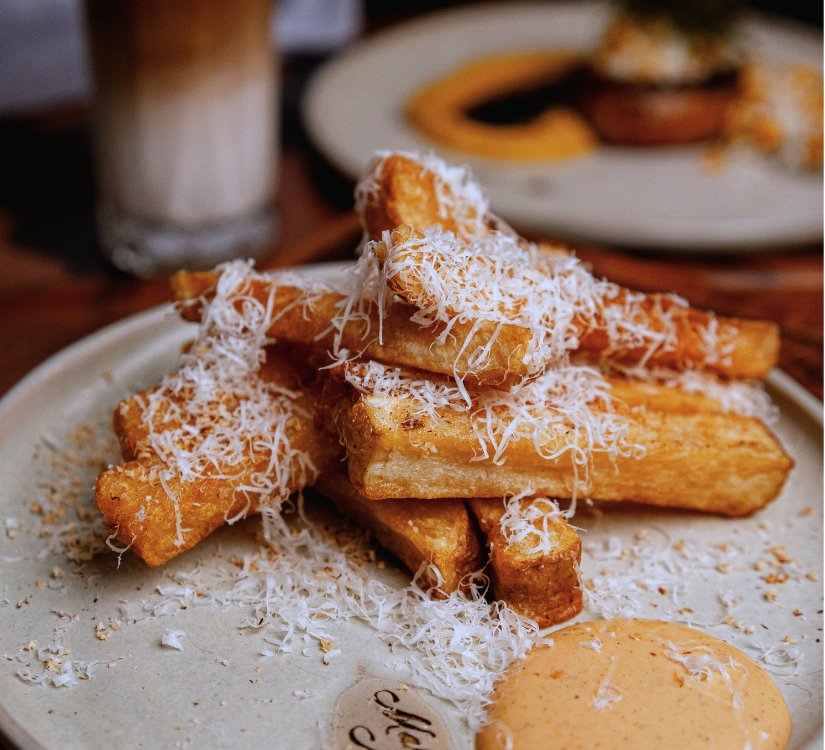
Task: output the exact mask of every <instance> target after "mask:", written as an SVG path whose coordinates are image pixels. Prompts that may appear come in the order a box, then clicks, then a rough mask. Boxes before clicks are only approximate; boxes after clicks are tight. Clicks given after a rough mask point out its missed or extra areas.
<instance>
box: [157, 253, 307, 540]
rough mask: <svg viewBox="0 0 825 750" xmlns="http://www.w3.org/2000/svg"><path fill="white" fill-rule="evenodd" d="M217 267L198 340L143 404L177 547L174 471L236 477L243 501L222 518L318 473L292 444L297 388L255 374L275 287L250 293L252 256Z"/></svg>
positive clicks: (275, 497) (179, 475)
mask: <svg viewBox="0 0 825 750" xmlns="http://www.w3.org/2000/svg"><path fill="white" fill-rule="evenodd" d="M220 270H221V276H220V279H219V281H218V286H217V292H216V295H215V298H214V300H213V301H212V302H211V303H210V304H209V305H208V306H205V307H204V313H203V320H202V322H201V324H200V326H199V328H198V333H197V336H196V338H195V342H194V344H193V345H192V347H191V349H190V350H189V352H187V353H185V354H183V355H182V356H181V361H180V367H179V368H178V369H177V370H176V371H175V372H174V373H172V374H171V375H168V376H167V377H166V378H164V380H163V382H162V383H161V385H160V386H159V387H158V388H157V389H154V390H153V391H151V392H149V394H148V395H147V396H146V399H145V403H144V407H143V414H142V421H143V423H144V424H145V425H146V426H147V427H148V429H149V434H148V437H147V440H146V443H147V446H148V448H149V450H150V451H151V452H152V453H154V454H155V455H157V456H158V457H159V458H160V459H161V460H162V461H163V463H164V464H165V467H164V468H162V469H161V470H160V471H159V472H158V475H159V479H160V482H161V484H162V485H163V487H164V489H165V491H166V493H167V495H168V496H169V498H170V499H171V500H172V502H173V503H174V506H175V515H176V524H177V540H176V544H177V545H178V546H180V545H182V544H183V531H184V529H183V528H182V526H181V523H182V520H181V516H180V511H179V508H178V498H177V496H176V495H175V493H174V492H173V491H172V490H171V488H170V482H171V481H172V480H173V479H179V480H180V481H182V482H193V481H196V480H197V479H200V478H204V477H207V476H209V477H213V478H223V479H228V480H230V481H233V482H234V484H235V489H236V491H237V492H240V493H243V495H244V496H245V497H246V499H247V505H246V508H245V509H244V510H242V511H241V512H240V513H239V514H238V515H237V516H236V517H235V518H234V519H227V521H228V522H229V523H231V522H232V521H234V520H237V519H238V518H241V517H243V516H245V515H246V512H247V511H248V510H249V509H250V508H251V507H252V506H253V505H257V504H259V503H262V502H276V503H279V502H280V501H282V500H283V499H285V498H286V497H288V496H289V494H290V492H291V490H290V483H291V480H292V478H293V477H295V476H300V477H302V478H306V477H312V478H314V476H315V467H314V466H313V465H312V462H311V460H310V459H309V456H308V455H307V454H306V453H303V452H300V451H296V450H294V449H293V448H292V447H291V446H290V442H289V437H288V435H287V424H288V422H289V420H290V419H291V418H292V417H293V415H294V414H295V413H296V409H297V408H298V407H297V406H296V404H295V399H296V398H297V396H298V393H297V392H295V391H291V390H288V389H286V388H282V387H279V386H278V385H275V384H273V383H267V382H265V381H264V380H263V379H261V378H260V377H258V371H259V370H260V367H261V365H262V364H263V362H264V360H265V357H266V354H265V351H264V347H265V345H266V344H268V343H271V340H270V339H269V338H268V337H267V333H266V331H267V328H268V327H269V324H270V321H271V319H272V316H273V309H272V306H273V297H274V287H273V288H272V289H271V290H270V296H269V299H268V301H267V303H266V304H265V305H264V304H261V303H260V302H259V301H258V300H256V299H255V297H254V296H253V295H252V294H251V293H250V282H251V281H253V280H262V279H263V278H264V277H262V276H261V275H259V274H256V273H255V272H254V271H253V270H252V266H251V264H247V263H244V262H241V261H235V262H233V263H227V264H224V265H223V266H221V267H220ZM306 416H310V415H309V414H307V415H306ZM260 463H263V466H264V468H263V469H262V470H257V471H252V472H251V473H249V471H248V469H249V466H250V465H255V464H260Z"/></svg>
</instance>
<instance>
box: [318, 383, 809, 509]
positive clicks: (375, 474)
mask: <svg viewBox="0 0 825 750" xmlns="http://www.w3.org/2000/svg"><path fill="white" fill-rule="evenodd" d="M660 388H661V386H660ZM343 403H344V408H341V409H339V410H338V411H337V412H336V411H332V412H330V413H331V414H332V415H333V417H334V418H335V420H336V424H337V427H338V429H339V431H340V433H341V436H342V439H343V441H344V444H345V446H346V449H347V455H348V457H349V472H350V478H351V479H352V482H353V484H354V485H355V486H356V488H358V490H359V491H361V492H362V493H363V494H364V495H365V496H366V497H368V498H373V499H381V498H393V497H421V498H433V497H502V496H504V495H506V494H507V493H513V492H516V493H518V492H522V491H526V490H528V489H531V490H532V491H533V492H535V493H539V494H545V495H547V496H549V497H562V498H570V497H572V495H573V491H572V490H573V487H574V484H575V482H576V480H577V479H578V480H583V479H587V480H588V481H587V485H586V488H582V487H580V488H579V492H578V497H580V498H583V497H586V498H592V499H594V500H626V501H635V502H640V503H648V504H651V505H659V506H664V507H672V508H683V509H690V510H699V511H704V512H708V513H719V514H721V515H727V516H746V515H749V514H750V513H753V512H754V511H756V510H758V509H759V508H761V507H763V506H764V505H765V504H767V503H768V502H770V501H771V500H773V499H774V498H775V497H776V496H777V495H778V494H779V492H780V490H781V489H782V486H783V484H784V482H785V479H786V477H787V475H788V472H789V471H790V469H791V468H792V466H793V462H792V460H791V459H790V458H789V457H788V456H787V455H786V454H785V452H784V451H783V450H782V447H781V446H780V445H779V444H778V442H777V441H776V439H775V438H774V436H773V435H772V434H771V433H770V431H769V430H768V429H767V428H766V427H765V426H764V425H763V424H762V423H761V422H760V421H759V420H758V419H756V418H752V417H742V416H736V415H733V414H721V413H718V412H714V411H696V412H695V413H678V411H677V412H668V411H665V410H662V409H661V400H660V405H659V410H656V409H653V408H650V409H645V410H639V409H635V410H633V409H627V413H625V414H623V418H624V419H626V421H627V425H628V431H627V443H628V444H631V445H640V446H644V455H643V456H641V457H635V456H634V455H624V456H623V455H616V456H613V455H611V454H610V453H606V452H599V451H593V453H592V455H591V459H590V462H589V465H588V466H587V467H584V466H575V465H574V463H573V461H572V459H571V455H570V453H569V452H567V453H564V454H562V455H561V456H560V457H558V458H555V459H548V458H543V457H541V456H540V455H539V454H538V453H537V451H536V447H535V445H534V443H533V441H532V440H527V439H523V438H522V439H517V440H513V441H511V442H510V443H509V445H508V446H507V448H506V449H505V451H504V454H503V457H504V462H503V464H502V465H496V464H495V463H493V461H492V459H491V458H486V459H483V458H482V459H480V458H479V457H478V444H479V443H478V438H477V434H476V432H475V431H474V429H473V421H472V417H471V415H470V414H468V413H467V412H464V413H458V412H455V411H452V410H449V409H441V410H439V411H438V412H437V417H438V418H437V419H433V418H431V417H429V416H427V415H426V414H421V413H416V412H415V411H414V410H413V407H412V406H411V404H410V402H409V400H407V399H402V398H391V397H382V398H376V397H372V396H359V397H358V398H357V399H356V400H355V401H354V402H353V401H352V400H350V401H349V402H347V401H344V402H343ZM350 404H351V405H350ZM575 439H576V437H575V434H574V433H573V431H572V430H570V429H569V428H568V427H566V426H565V425H564V424H559V423H557V424H556V425H550V426H548V427H547V428H545V430H544V435H543V440H544V447H545V449H548V448H550V447H552V448H553V449H554V450H558V449H560V448H563V447H564V446H566V445H571V446H572V445H573V444H574V443H573V441H574V440H575ZM584 440H585V438H584V436H581V437H580V438H579V440H578V445H579V447H580V448H582V450H586V444H585V442H584Z"/></svg>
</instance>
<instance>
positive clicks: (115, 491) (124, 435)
mask: <svg viewBox="0 0 825 750" xmlns="http://www.w3.org/2000/svg"><path fill="white" fill-rule="evenodd" d="M295 353H296V352H294V351H293V354H295ZM294 361H295V364H294V365H293V366H290V365H288V364H286V363H285V362H284V361H280V362H279V361H278V360H276V359H274V358H270V359H269V360H268V361H267V363H266V364H265V365H264V367H263V368H262V370H261V372H260V373H259V375H260V377H262V378H264V379H266V380H268V381H269V382H273V383H276V384H278V385H281V386H282V387H287V388H295V387H296V386H298V385H299V384H300V383H301V382H302V381H304V379H305V373H304V372H303V370H304V368H303V364H302V362H301V360H300V358H299V357H296V358H295V360H294ZM155 390H156V389H152V391H155ZM152 391H147V392H144V393H142V394H138V395H137V396H133V397H131V398H128V399H125V400H124V401H123V402H121V404H120V405H119V406H118V408H117V409H116V410H115V413H114V418H113V421H114V428H115V432H116V434H117V436H118V439H119V440H120V443H121V449H122V452H123V455H124V458H125V459H126V460H127V463H126V464H125V465H123V466H115V467H112V468H111V469H108V470H107V471H104V472H103V473H102V474H101V475H100V476H99V477H98V480H97V485H96V487H95V505H96V506H97V508H98V510H99V511H100V512H101V513H102V514H103V522H104V525H105V527H106V529H107V530H108V531H109V533H110V534H111V536H112V538H113V539H114V540H115V541H116V542H117V543H118V544H121V545H123V546H128V547H129V548H130V549H132V550H133V551H134V552H135V553H136V554H137V555H138V556H139V557H140V558H141V559H142V560H143V561H144V562H145V563H146V564H147V565H148V566H149V567H155V566H157V565H162V564H163V563H165V562H167V561H168V560H169V559H171V558H172V557H174V556H175V555H178V554H180V553H181V552H184V551H185V550H187V549H189V548H191V547H192V546H194V545H195V544H197V543H198V542H199V541H200V540H201V539H204V538H205V537H206V536H208V535H209V534H210V533H211V532H212V531H214V530H215V529H216V528H218V527H219V526H221V525H223V524H224V523H226V522H227V521H228V520H230V519H235V518H236V517H245V516H247V515H250V514H254V513H258V512H260V505H259V502H258V500H257V499H256V497H255V496H254V495H252V494H247V493H246V492H244V491H243V490H242V489H238V488H239V487H242V486H244V485H248V484H250V480H251V478H252V476H253V474H255V473H260V472H269V471H272V470H273V468H272V467H271V466H270V463H269V457H268V456H259V457H258V458H257V459H254V460H253V459H252V455H251V453H250V455H249V456H248V457H246V460H244V461H242V462H241V471H240V472H239V470H238V466H237V465H234V466H232V467H216V466H208V467H206V468H205V470H204V476H201V477H199V478H197V479H195V480H193V481H184V480H182V479H181V477H180V473H179V472H178V471H176V472H174V475H173V476H172V478H171V479H169V480H167V487H168V489H169V491H168V492H167V490H166V489H165V488H164V487H163V484H162V482H161V472H163V471H164V469H166V468H167V467H166V464H165V463H164V462H163V461H162V460H161V459H160V457H159V456H158V455H157V454H156V453H155V451H154V450H153V449H152V447H151V444H150V442H149V440H148V437H149V429H148V425H146V424H145V422H144V421H143V403H145V398H146V396H147V395H148V394H149V393H151V392H152ZM318 393H319V389H318V387H317V386H314V385H312V384H310V383H304V384H303V385H301V390H300V392H299V393H298V394H297V397H296V398H295V399H294V400H293V401H291V402H290V408H291V416H290V417H289V419H288V421H287V423H286V428H285V432H286V438H287V441H288V444H289V447H290V450H291V453H290V455H283V456H279V457H278V462H279V464H280V466H279V467H278V469H276V470H280V471H282V472H285V473H286V480H285V485H286V487H287V489H288V491H289V492H294V491H297V490H299V489H302V488H303V487H305V486H307V485H308V484H311V483H312V482H313V481H314V480H315V478H316V476H317V473H318V472H320V471H322V470H325V469H327V468H328V467H330V466H334V465H335V464H336V463H337V462H339V461H340V458H341V453H342V451H341V447H340V445H339V444H338V441H337V440H336V439H335V438H334V436H331V435H330V434H328V433H325V432H322V431H319V430H318V429H316V427H315V426H314V418H313V416H312V415H313V410H314V404H315V401H316V399H317V396H318ZM181 403H184V404H185V400H184V399H183V398H181ZM282 407H283V404H281V405H280V407H279V408H282ZM162 416H163V411H161V412H160V414H159V415H158V420H159V419H160V417H162ZM178 426H179V424H178V423H176V422H170V423H168V424H163V425H160V424H156V428H157V429H160V430H164V429H166V430H168V429H174V428H175V427H178ZM252 437H254V436H250V439H251V438H252ZM295 453H297V454H299V455H298V456H296V455H295ZM303 457H306V458H307V459H308V464H307V463H305V462H304V460H302V459H303ZM221 469H224V470H225V471H226V473H227V474H231V475H232V477H231V478H226V477H225V476H217V475H219V474H221ZM170 493H171V495H172V496H174V498H176V500H177V508H176V505H175V501H174V500H173V499H172V497H170ZM272 500H274V498H272Z"/></svg>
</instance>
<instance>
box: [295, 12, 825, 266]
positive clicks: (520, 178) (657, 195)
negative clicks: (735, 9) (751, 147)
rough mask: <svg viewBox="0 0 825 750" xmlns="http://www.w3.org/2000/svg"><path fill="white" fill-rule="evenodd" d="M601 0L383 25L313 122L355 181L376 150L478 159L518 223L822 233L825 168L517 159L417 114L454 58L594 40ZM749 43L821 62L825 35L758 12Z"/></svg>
mask: <svg viewBox="0 0 825 750" xmlns="http://www.w3.org/2000/svg"><path fill="white" fill-rule="evenodd" d="M607 18H608V12H607V9H606V6H604V5H603V4H601V3H598V4H596V3H544V4H520V3H515V4H514V3H507V4H489V5H487V4H482V5H470V6H465V7H460V8H456V9H452V10H445V11H441V12H439V13H435V14H432V15H429V16H425V17H422V18H419V19H416V20H413V21H409V22H406V23H402V24H398V25H396V26H394V27H392V28H390V29H388V30H385V31H383V32H380V33H377V34H374V35H373V36H371V37H369V38H368V39H367V40H366V41H364V42H362V43H361V44H359V45H356V46H355V47H353V48H351V49H350V51H348V52H347V53H345V54H343V55H341V56H340V57H337V58H334V59H333V60H332V61H331V62H329V63H328V64H327V65H326V66H324V67H322V68H321V69H320V70H319V71H318V72H317V73H316V75H315V76H314V78H313V80H312V81H311V82H310V85H309V87H308V90H307V94H306V98H305V100H304V110H303V113H304V120H305V126H306V129H307V131H308V133H309V135H310V137H311V139H312V140H313V142H314V144H315V146H316V147H317V148H318V149H319V150H320V152H321V153H322V155H323V156H324V157H325V158H327V159H328V160H329V161H330V162H331V163H332V164H333V165H334V166H335V167H336V168H337V169H338V170H340V171H341V172H342V173H343V174H344V175H345V176H347V177H348V178H350V179H355V178H357V176H358V175H359V174H360V172H361V171H362V170H363V169H364V166H365V164H366V163H367V162H368V161H369V159H370V156H371V154H372V153H373V151H374V150H375V149H376V148H388V149H419V150H428V149H434V150H436V151H437V152H439V153H440V154H441V155H443V156H444V157H445V158H446V159H448V160H450V161H459V162H464V163H469V164H470V165H471V166H472V167H473V169H474V171H475V172H476V175H477V176H478V178H479V180H480V181H481V183H482V184H483V185H485V187H486V189H487V192H488V195H489V197H490V200H491V203H492V208H493V210H494V211H495V212H496V213H498V214H500V215H501V216H503V217H504V218H505V219H507V220H508V221H510V222H511V223H513V224H515V225H517V226H518V227H520V228H523V229H527V230H534V231H537V232H549V233H554V234H558V235H561V236H564V237H566V238H570V239H574V240H584V241H592V242H603V243H610V244H613V245H624V246H630V247H635V248H652V249H664V250H671V251H673V250H683V251H685V250H690V251H702V252H748V251H754V250H761V249H766V248H772V249H776V248H777V247H778V246H788V245H794V244H799V243H804V242H813V241H817V240H818V239H820V238H821V237H822V203H823V189H822V175H821V174H820V173H813V174H801V173H798V172H794V171H790V170H788V169H786V168H783V167H782V166H781V165H778V164H774V163H771V162H770V161H768V160H767V159H764V158H761V157H757V156H755V155H754V156H749V155H744V154H739V153H737V154H736V155H735V158H728V159H725V160H724V161H723V163H722V166H721V167H719V168H715V169H710V168H709V167H708V165H707V161H706V159H705V158H704V157H705V156H706V154H707V150H708V146H707V145H697V146H679V147H659V148H652V149H651V148H648V149H633V148H620V147H599V148H598V149H596V150H595V151H594V152H591V153H590V154H587V155H585V156H583V157H580V158H578V159H570V160H567V161H557V162H542V163H537V162H533V163H530V164H529V165H524V164H515V163H512V162H509V163H508V162H504V161H497V160H490V159H482V158H478V157H472V156H469V155H467V154H463V153H458V152H454V151H450V150H449V149H445V148H442V147H440V146H438V145H437V144H435V143H434V142H432V141H429V140H428V139H427V138H425V137H424V136H423V135H421V134H419V133H418V132H417V131H416V130H414V129H413V127H412V126H411V125H410V124H409V123H408V121H407V118H406V115H405V111H406V107H407V105H408V103H409V101H410V98H411V96H412V95H413V93H414V92H416V91H417V90H418V89H419V88H421V87H422V86H424V85H426V84H428V83H431V82H433V81H435V80H437V79H439V78H441V77H443V76H445V75H446V74H448V73H450V72H451V71H453V70H454V69H455V68H457V67H459V66H461V65H463V64H465V63H468V62H470V61H473V60H477V59H479V58H483V57H485V56H489V55H491V54H495V53H504V52H511V51H516V52H517V51H519V50H524V49H537V48H538V49H542V48H544V49H551V50H552V49H568V50H581V51H583V52H586V51H588V50H591V49H593V48H594V47H595V45H596V43H597V42H598V40H599V38H600V35H601V32H602V29H603V28H604V25H605V22H606V20H607ZM742 37H743V43H744V45H745V47H746V48H747V49H748V50H749V51H758V52H761V53H764V54H765V55H767V56H769V57H771V58H774V59H780V60H784V61H807V62H809V63H812V64H814V65H817V66H820V65H821V60H822V39H821V34H820V33H819V32H818V31H816V30H814V29H813V28H811V27H806V26H804V25H802V24H797V23H794V22H789V21H786V20H780V19H777V18H772V17H767V16H757V15H750V16H748V17H747V18H746V20H745V21H744V23H743V27H742Z"/></svg>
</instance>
